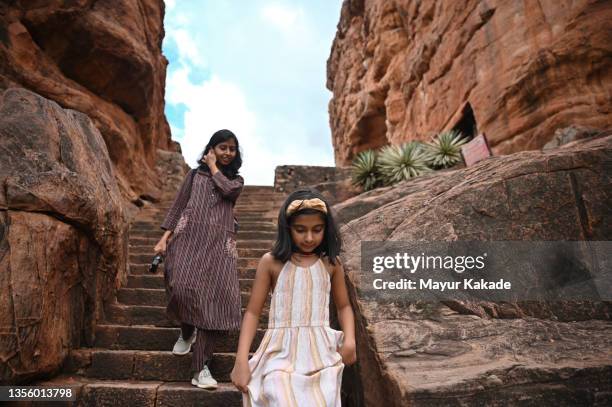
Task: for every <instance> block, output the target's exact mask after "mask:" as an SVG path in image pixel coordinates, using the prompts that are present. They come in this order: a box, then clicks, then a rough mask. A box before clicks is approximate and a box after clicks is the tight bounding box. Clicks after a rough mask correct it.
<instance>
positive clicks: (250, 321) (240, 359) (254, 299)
mask: <svg viewBox="0 0 612 407" xmlns="http://www.w3.org/2000/svg"><path fill="white" fill-rule="evenodd" d="M273 259H274V258H273V257H272V255H271V254H270V253H266V254H264V255H263V257H262V258H261V260H260V261H259V264H258V265H257V271H256V272H255V281H254V282H253V289H252V290H251V298H250V299H249V304H248V305H247V308H246V311H245V313H244V317H243V319H242V326H241V327H240V337H239V338H238V351H237V352H236V362H235V364H234V369H233V370H232V373H231V375H230V376H231V379H232V382H233V383H234V385H235V386H236V387H237V388H238V390H240V391H242V392H245V393H246V392H247V388H246V386H247V384H249V381H250V379H251V372H250V370H249V364H248V361H249V350H250V349H251V344H252V343H253V338H254V337H255V333H256V332H257V326H258V325H259V315H260V314H261V310H262V308H263V305H264V303H265V302H266V298H267V297H268V293H269V291H270V283H271V281H272V278H271V272H270V269H271V265H272V264H273V261H274V260H273Z"/></svg>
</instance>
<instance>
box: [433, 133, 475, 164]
mask: <svg viewBox="0 0 612 407" xmlns="http://www.w3.org/2000/svg"><path fill="white" fill-rule="evenodd" d="M467 142H468V140H467V138H462V134H461V133H460V132H458V131H456V130H449V131H444V132H442V133H439V134H438V135H437V136H436V137H435V138H434V139H433V141H431V142H430V143H427V144H426V145H425V151H426V155H427V160H428V162H429V165H430V166H431V167H432V168H448V167H451V166H453V165H455V164H456V163H457V162H459V160H460V159H461V146H462V145H464V144H465V143H467Z"/></svg>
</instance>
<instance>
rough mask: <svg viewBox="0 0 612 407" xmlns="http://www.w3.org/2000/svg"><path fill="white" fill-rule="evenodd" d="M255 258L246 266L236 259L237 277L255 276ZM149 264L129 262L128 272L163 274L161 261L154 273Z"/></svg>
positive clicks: (257, 261)
mask: <svg viewBox="0 0 612 407" xmlns="http://www.w3.org/2000/svg"><path fill="white" fill-rule="evenodd" d="M151 258H153V257H151ZM255 260H256V262H255V263H254V264H255V266H253V267H246V266H240V264H241V261H240V259H238V263H239V266H238V278H251V279H253V278H255V268H256V267H257V264H258V263H259V259H255ZM149 266H150V263H130V268H129V273H130V274H148V275H163V273H164V263H162V264H161V265H160V266H159V267H158V269H157V272H156V273H150V272H149ZM247 266H248V263H247Z"/></svg>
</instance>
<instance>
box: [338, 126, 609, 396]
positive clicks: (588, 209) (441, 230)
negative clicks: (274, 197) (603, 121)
mask: <svg viewBox="0 0 612 407" xmlns="http://www.w3.org/2000/svg"><path fill="white" fill-rule="evenodd" d="M611 163H612V133H610V132H608V133H607V134H605V135H603V137H601V138H595V139H584V140H579V141H575V142H573V143H571V144H568V145H566V146H564V147H563V148H557V149H552V150H547V151H545V152H541V151H525V152H520V153H515V154H511V155H507V156H504V157H491V158H488V159H486V160H484V161H482V162H479V163H477V164H476V165H474V166H473V167H469V168H464V169H458V170H453V171H446V172H443V173H433V174H428V175H425V176H421V177H418V178H415V179H412V180H408V181H405V182H403V183H401V184H398V185H395V186H391V187H386V188H379V189H375V190H372V191H368V192H366V193H364V194H361V195H358V196H356V197H353V198H351V199H349V200H347V201H345V202H342V203H340V204H338V205H335V206H334V208H333V209H334V210H335V212H336V213H337V214H338V218H339V223H344V224H345V225H344V226H343V227H342V236H343V239H344V242H343V245H344V247H345V248H346V252H345V253H344V254H343V262H344V266H345V270H346V272H347V282H348V286H349V293H350V296H351V302H352V304H353V306H354V309H355V311H356V318H357V331H358V332H357V342H358V358H359V366H358V369H357V370H358V371H359V375H360V380H355V379H353V380H352V382H354V383H358V382H359V381H361V382H362V383H363V385H362V387H361V388H360V389H359V390H360V391H362V392H363V395H364V401H365V404H366V405H375V404H376V403H377V402H379V401H380V400H383V399H384V400H385V403H386V405H394V406H405V405H413V406H421V405H422V406H447V405H500V406H501V405H518V404H520V405H525V404H536V403H537V404H540V405H541V404H544V405H551V406H552V405H568V404H569V405H605V404H606V401H607V402H609V401H610V394H612V382H611V381H610V374H611V373H612V352H610V350H611V349H612V343H611V342H610V337H612V336H611V334H612V323H611V322H610V320H611V315H612V304H611V303H610V302H573V303H571V302H566V301H559V302H550V303H545V302H536V303H533V302H532V303H520V302H519V303H463V302H459V301H449V302H444V303H439V302H438V303H432V302H418V303H415V302H413V303H402V304H398V303H393V302H387V303H382V302H377V301H374V300H371V299H365V297H366V296H365V295H363V293H364V292H365V290H367V289H368V287H364V286H362V283H363V281H365V278H362V276H363V273H366V272H369V273H371V270H370V271H366V270H362V269H361V266H360V262H361V254H360V247H361V245H360V243H361V241H366V240H369V241H373V240H374V241H388V240H391V241H467V240H480V241H500V240H501V241H503V240H553V241H554V240H610V238H611V237H612V226H611V225H612V205H611V202H612V196H611V194H612V178H611V174H612V167H611Z"/></svg>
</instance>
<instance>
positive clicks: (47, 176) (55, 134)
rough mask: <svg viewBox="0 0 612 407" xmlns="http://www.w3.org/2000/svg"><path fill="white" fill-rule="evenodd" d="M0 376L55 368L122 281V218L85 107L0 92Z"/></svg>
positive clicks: (8, 378) (85, 338)
mask: <svg viewBox="0 0 612 407" xmlns="http://www.w3.org/2000/svg"><path fill="white" fill-rule="evenodd" d="M0 150H1V151H2V160H0V186H1V188H0V293H2V294H1V295H0V349H1V350H0V381H2V382H23V381H27V380H30V379H32V378H33V377H36V376H40V375H42V374H50V373H52V372H55V371H57V369H58V368H59V367H60V366H61V363H62V362H63V360H64V358H65V357H66V355H67V354H68V351H69V350H70V349H71V348H78V347H80V346H92V345H93V330H94V327H95V321H96V319H97V318H99V317H100V316H101V312H102V309H103V308H102V305H103V302H104V301H107V300H109V299H110V298H109V297H110V296H111V294H112V293H114V288H115V287H116V283H117V282H118V281H119V280H120V279H121V278H125V275H126V264H127V259H126V256H127V217H126V216H125V212H124V210H123V208H122V196H121V193H120V191H119V188H118V186H117V182H116V179H115V174H114V171H113V168H112V165H111V160H110V157H109V153H108V150H107V148H106V145H105V143H104V140H103V138H102V136H101V135H100V132H99V131H98V130H97V128H96V127H95V126H94V124H93V123H92V121H91V120H90V119H89V117H87V116H86V115H85V114H82V113H80V112H77V111H74V110H69V109H63V108H61V107H60V106H59V105H58V104H57V103H55V102H53V101H49V100H47V99H45V98H43V97H41V96H39V95H36V94H35V93H32V92H29V91H27V90H24V89H21V88H19V89H15V88H11V89H7V90H4V91H2V92H0Z"/></svg>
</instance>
